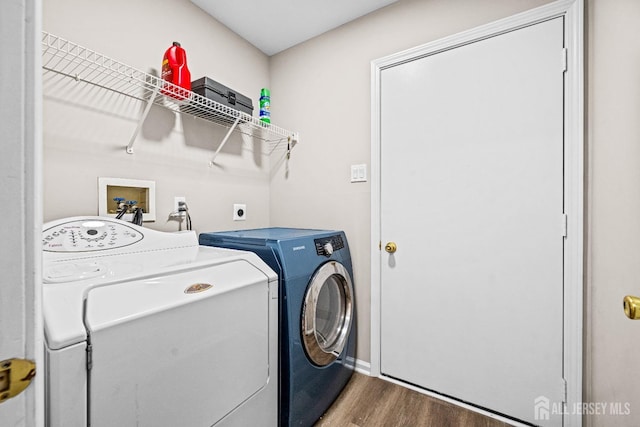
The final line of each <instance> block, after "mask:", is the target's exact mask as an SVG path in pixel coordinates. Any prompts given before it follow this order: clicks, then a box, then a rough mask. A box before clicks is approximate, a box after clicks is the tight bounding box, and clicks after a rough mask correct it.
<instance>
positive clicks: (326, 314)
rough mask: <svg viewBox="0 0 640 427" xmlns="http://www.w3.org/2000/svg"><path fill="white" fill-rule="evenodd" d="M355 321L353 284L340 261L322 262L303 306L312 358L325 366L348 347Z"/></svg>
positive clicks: (307, 348) (305, 340)
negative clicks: (348, 339) (350, 332)
mask: <svg viewBox="0 0 640 427" xmlns="http://www.w3.org/2000/svg"><path fill="white" fill-rule="evenodd" d="M352 321H353V284H352V282H351V276H350V275H349V273H348V272H347V269H346V268H345V267H344V266H343V265H342V264H340V263H339V262H335V261H330V262H328V263H326V264H323V265H322V266H321V267H320V268H319V269H318V271H316V273H315V274H314V276H313V278H312V279H311V283H310V284H309V286H308V288H307V292H306V294H305V298H304V307H303V310H302V342H303V344H304V349H305V352H306V353H307V356H308V357H309V359H311V361H312V362H313V363H314V364H316V365H318V366H325V365H328V364H330V363H331V362H333V361H334V360H336V359H337V358H338V357H339V356H340V353H341V352H342V350H343V349H344V347H345V344H346V342H347V338H348V337H349V330H350V328H351V323H352Z"/></svg>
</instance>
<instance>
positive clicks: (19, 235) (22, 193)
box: [0, 0, 44, 427]
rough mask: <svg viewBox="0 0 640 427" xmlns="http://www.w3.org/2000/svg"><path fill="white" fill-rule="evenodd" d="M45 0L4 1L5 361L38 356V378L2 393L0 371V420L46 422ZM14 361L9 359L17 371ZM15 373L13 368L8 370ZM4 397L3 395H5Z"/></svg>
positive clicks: (1, 251) (1, 338)
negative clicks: (41, 59) (43, 260)
mask: <svg viewBox="0 0 640 427" xmlns="http://www.w3.org/2000/svg"><path fill="white" fill-rule="evenodd" d="M39 15H40V0H35V1H34V0H22V1H9V2H6V1H3V2H0V38H1V39H2V40H3V42H4V50H3V60H2V61H0V76H2V78H0V94H2V96H0V117H2V119H1V120H0V141H1V148H2V154H1V155H0V201H2V203H3V206H4V207H5V212H4V215H3V216H2V232H1V233H0V235H1V236H2V238H1V239H0V272H2V278H1V279H0V361H4V360H8V359H13V358H18V359H28V360H31V361H35V362H36V365H37V367H36V370H37V374H36V377H35V379H34V382H32V383H31V385H30V386H29V387H27V389H26V390H25V391H24V392H23V393H21V394H19V395H17V396H16V397H13V398H10V399H5V394H6V389H7V386H8V384H7V380H8V376H10V375H11V374H9V375H7V372H6V371H5V372H4V374H3V373H2V372H1V371H0V425H2V426H35V427H39V426H42V425H44V423H43V413H44V409H43V408H44V399H43V390H44V387H43V384H44V381H43V380H44V364H43V363H42V354H43V350H42V325H41V322H40V318H41V314H40V296H39V290H40V289H41V287H40V269H39V266H40V262H39V257H40V253H41V250H40V240H41V238H42V237H41V235H42V234H41V226H40V224H41V219H40V218H41V209H40V206H41V205H40V200H41V195H40V192H39V191H40V184H39V181H38V180H39V177H41V175H42V173H41V172H40V169H41V164H40V155H39V153H40V150H41V136H40V134H39V132H40V125H39V109H40V105H41V100H40V98H41V96H42V95H41V92H40V90H39V88H40V84H39V80H40V75H41V70H40V68H39V67H38V65H37V64H38V61H39V59H38V58H39V53H38V52H39V50H38V46H39V39H40V35H39V34H40V28H39V25H40V18H39ZM16 366H17V365H16V363H15V362H13V363H12V364H11V369H12V371H13V372H12V374H13V373H14V372H15V368H16ZM2 368H3V366H0V369H2ZM11 376H15V374H14V375H11ZM1 402H3V403H1Z"/></svg>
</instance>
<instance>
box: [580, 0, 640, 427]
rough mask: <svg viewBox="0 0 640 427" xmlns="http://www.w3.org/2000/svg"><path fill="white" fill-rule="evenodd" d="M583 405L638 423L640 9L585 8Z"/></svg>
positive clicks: (631, 4) (603, 422) (624, 1)
mask: <svg viewBox="0 0 640 427" xmlns="http://www.w3.org/2000/svg"><path fill="white" fill-rule="evenodd" d="M587 18H588V19H587V24H588V25H587V29H588V30H587V31H588V38H587V40H588V52H587V56H588V66H587V67H588V68H587V73H588V79H587V82H588V86H587V98H588V103H587V118H588V122H587V123H588V127H587V135H588V152H589V161H588V182H589V192H588V210H587V218H588V229H587V236H588V238H587V239H588V242H589V243H588V245H589V254H588V259H587V265H588V266H589V270H588V275H587V277H588V283H587V290H588V295H589V298H588V300H587V304H586V310H585V312H586V314H587V319H586V320H587V336H588V340H587V343H586V346H585V351H586V354H587V362H588V364H587V366H586V374H587V376H586V383H587V387H589V390H590V392H589V393H588V394H587V396H586V397H587V398H588V399H589V400H590V401H595V402H622V403H627V402H628V403H630V409H631V411H632V413H631V415H630V416H629V417H620V416H612V415H594V416H593V417H591V419H590V421H591V422H592V424H591V425H593V426H602V427H604V426H613V425H615V426H637V425H638V423H640V381H638V375H639V373H640V368H639V366H640V321H631V320H629V319H627V318H626V317H625V316H624V314H623V311H622V298H623V297H624V296H625V295H627V294H631V295H640V38H638V22H640V2H638V1H637V0H615V1H610V0H589V1H588V3H587Z"/></svg>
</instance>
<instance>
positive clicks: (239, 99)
mask: <svg viewBox="0 0 640 427" xmlns="http://www.w3.org/2000/svg"><path fill="white" fill-rule="evenodd" d="M191 90H192V91H193V92H195V93H197V94H198V95H202V96H204V97H205V98H208V99H211V100H212V101H216V102H219V103H220V104H222V105H226V106H228V107H231V108H234V109H236V110H239V111H242V112H243V113H247V114H249V115H250V116H251V115H253V102H252V101H251V98H249V97H247V96H244V95H242V94H241V93H238V92H236V91H234V90H231V89H229V88H228V87H226V86H225V85H223V84H220V83H218V82H217V81H215V80H213V79H210V78H209V77H202V78H201V79H198V80H194V81H192V82H191Z"/></svg>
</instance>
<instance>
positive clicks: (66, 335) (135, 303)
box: [43, 246, 277, 349]
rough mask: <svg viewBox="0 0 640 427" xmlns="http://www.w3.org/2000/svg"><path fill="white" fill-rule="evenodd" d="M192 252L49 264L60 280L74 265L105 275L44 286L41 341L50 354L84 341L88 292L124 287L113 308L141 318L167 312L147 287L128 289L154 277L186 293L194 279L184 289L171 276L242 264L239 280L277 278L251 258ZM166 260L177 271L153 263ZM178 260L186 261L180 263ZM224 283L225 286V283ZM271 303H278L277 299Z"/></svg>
mask: <svg viewBox="0 0 640 427" xmlns="http://www.w3.org/2000/svg"><path fill="white" fill-rule="evenodd" d="M185 250H186V249H185ZM191 250H192V251H194V252H193V253H191V254H185V253H183V251H184V250H174V251H166V252H163V254H164V255H163V256H162V255H160V254H159V253H146V254H139V256H131V255H123V256H111V257H101V258H99V259H92V260H89V261H88V260H70V261H67V262H66V263H67V264H76V265H73V266H70V267H63V265H65V263H64V262H59V263H55V264H52V265H55V266H56V267H55V268H58V269H59V271H61V273H60V274H64V271H65V269H66V268H69V269H72V270H77V269H78V268H79V267H78V265H77V264H82V263H85V262H88V263H90V262H97V263H100V264H101V265H104V269H105V271H106V274H105V275H103V276H100V277H88V278H86V279H83V280H79V281H75V282H59V283H45V285H44V286H43V314H44V326H45V337H46V340H47V345H48V346H49V348H51V349H60V348H64V347H66V346H69V345H72V344H76V343H79V342H82V341H85V340H86V339H87V332H86V328H85V325H84V322H83V318H84V314H83V313H84V312H83V307H84V301H85V299H86V296H87V295H88V294H89V293H90V292H91V290H92V289H96V288H103V287H104V288H106V287H111V286H121V285H124V286H125V288H126V289H127V290H128V293H125V294H124V295H126V297H124V296H123V297H122V300H121V301H119V304H118V306H120V305H121V307H120V309H119V310H125V312H126V310H129V311H130V312H131V311H134V312H136V311H137V313H138V314H137V315H141V313H142V308H143V307H144V310H147V311H153V310H162V309H168V306H166V304H170V303H171V302H167V301H160V300H158V298H159V297H160V296H159V295H157V293H158V288H157V287H156V288H154V287H153V286H151V284H150V283H147V285H146V286H144V287H133V286H132V284H133V283H139V282H141V281H145V280H151V279H152V278H154V277H155V278H158V277H162V278H164V279H163V280H169V281H171V280H172V277H181V279H180V280H181V281H180V286H183V285H184V286H183V287H184V288H186V287H187V286H190V285H192V284H194V283H196V282H197V280H196V279H195V277H196V276H197V275H194V276H193V277H194V278H193V279H192V280H187V282H192V283H188V284H187V283H185V282H184V281H183V280H184V279H183V278H182V276H176V275H177V274H182V273H185V272H192V273H193V272H197V271H198V270H201V269H207V268H210V267H214V268H215V267H216V266H220V265H224V264H226V263H232V262H235V261H240V260H242V261H243V264H242V265H243V267H242V270H243V271H244V272H245V273H243V274H249V275H256V274H258V275H260V276H261V277H266V278H267V280H269V281H276V280H277V275H276V274H275V273H274V272H273V270H271V269H270V268H269V267H268V266H267V265H266V264H265V263H264V262H263V261H262V260H261V259H260V258H259V257H258V256H257V255H255V254H253V253H251V252H245V251H236V250H231V249H221V248H211V247H197V246H196V247H195V248H192V249H191ZM194 253H195V255H194ZM171 255H173V261H174V262H176V263H177V265H162V264H158V263H157V262H158V261H159V259H161V258H164V257H168V258H171ZM187 255H188V257H187ZM183 256H184V257H186V258H185V259H182V258H183ZM187 260H188V261H187ZM240 277H242V275H240ZM227 279H229V280H230V278H227ZM227 279H225V280H227ZM176 280H178V279H176ZM228 283H231V282H228ZM233 283H236V284H237V283H241V282H233ZM127 286H129V287H127ZM134 289H135V290H134ZM205 293H208V292H205ZM274 297H277V295H275V296H274ZM192 299H193V298H192ZM192 299H191V300H192ZM189 301H190V300H189ZM120 302H121V304H120ZM163 304H164V305H163ZM163 307H164V308H163ZM125 312H122V311H120V312H119V314H118V313H115V312H114V313H110V314H109V313H107V314H106V317H104V316H103V315H100V316H102V317H100V318H99V319H98V318H95V319H94V320H96V321H97V323H96V325H97V324H102V323H109V322H117V321H118V320H117V319H118V316H126V315H130V314H126V313H125ZM109 317H110V319H109Z"/></svg>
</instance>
